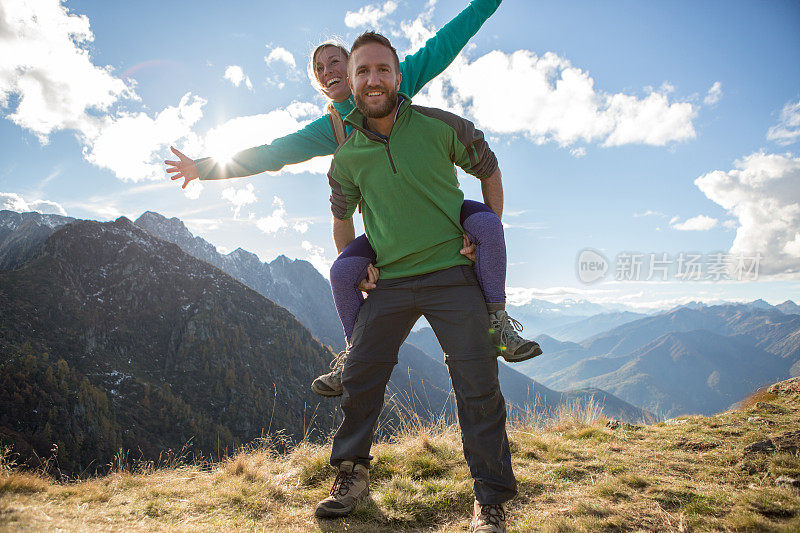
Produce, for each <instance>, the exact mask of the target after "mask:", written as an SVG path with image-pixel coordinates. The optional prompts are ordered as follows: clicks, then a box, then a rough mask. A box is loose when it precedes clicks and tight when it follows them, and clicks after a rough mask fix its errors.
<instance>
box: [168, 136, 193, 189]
mask: <svg viewBox="0 0 800 533" xmlns="http://www.w3.org/2000/svg"><path fill="white" fill-rule="evenodd" d="M169 149H170V150H172V153H173V154H175V155H176V156H178V159H180V161H164V164H166V165H167V172H169V173H170V174H175V173H176V172H177V174H175V175H174V176H172V181H175V180H179V179H181V178H183V180H184V181H183V185H182V186H181V189H185V188H186V186H187V185H189V182H190V181H192V180H194V179H197V178H199V177H200V173H199V172H197V165H195V164H194V160H193V159H191V158H189V157H186V156H185V155H184V154H182V153H181V152H180V151H179V150H178V149H177V148H175V147H174V146H170V147H169Z"/></svg>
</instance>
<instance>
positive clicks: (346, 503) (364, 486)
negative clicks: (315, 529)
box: [314, 461, 369, 518]
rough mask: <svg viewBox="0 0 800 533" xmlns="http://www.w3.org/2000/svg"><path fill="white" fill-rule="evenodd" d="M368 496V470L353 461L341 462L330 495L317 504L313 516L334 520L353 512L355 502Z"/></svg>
mask: <svg viewBox="0 0 800 533" xmlns="http://www.w3.org/2000/svg"><path fill="white" fill-rule="evenodd" d="M367 494H369V470H367V467H366V466H364V465H361V464H358V465H354V464H353V461H342V463H341V464H340V465H339V473H338V474H336V479H335V480H334V482H333V487H332V488H331V495H330V496H328V497H327V498H325V499H324V500H322V501H321V502H319V503H318V504H317V510H316V511H314V515H315V516H317V517H319V518H336V517H338V516H345V515H348V514H350V513H351V512H352V511H353V508H354V507H355V506H356V502H357V501H358V500H359V499H361V498H363V497H365V496H366V495H367Z"/></svg>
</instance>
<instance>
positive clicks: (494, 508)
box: [481, 504, 506, 526]
mask: <svg viewBox="0 0 800 533" xmlns="http://www.w3.org/2000/svg"><path fill="white" fill-rule="evenodd" d="M481 515H482V516H484V517H485V520H486V522H488V523H489V524H491V525H493V526H499V525H500V523H501V522H504V521H505V519H506V512H505V511H504V510H503V506H502V505H500V504H491V505H481Z"/></svg>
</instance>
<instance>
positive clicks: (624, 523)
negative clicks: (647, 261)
mask: <svg viewBox="0 0 800 533" xmlns="http://www.w3.org/2000/svg"><path fill="white" fill-rule="evenodd" d="M799 399H800V397H798V395H796V394H795V395H784V394H777V393H774V392H769V391H765V392H764V393H759V395H757V399H754V400H753V401H751V402H749V403H745V404H743V406H742V407H741V408H740V409H738V410H734V411H730V412H727V413H722V414H720V415H716V416H714V417H708V418H705V417H683V418H681V419H680V421H679V423H671V424H665V423H658V424H654V425H649V426H644V427H636V426H627V425H621V426H619V427H618V428H617V429H611V428H609V427H607V426H606V419H605V418H603V415H602V412H601V410H600V409H599V408H598V406H596V405H593V404H574V405H572V406H569V407H568V408H564V409H562V410H560V411H558V412H556V413H554V414H552V415H551V416H550V417H546V416H544V415H542V414H541V413H534V412H529V413H527V414H526V415H525V416H520V413H516V416H514V417H513V418H514V420H513V422H512V423H511V425H510V427H509V437H510V442H511V449H512V460H513V464H514V469H515V473H516V476H517V478H518V483H519V495H518V497H517V498H516V499H514V500H513V501H512V502H511V503H510V518H511V522H510V528H509V531H516V532H522V531H548V532H556V531H565V532H566V531H570V532H571V531H603V530H611V531H692V530H695V531H707V530H720V531H726V530H728V531H798V530H800V491H798V489H793V488H789V487H778V486H776V485H775V483H774V480H775V479H776V478H777V477H778V476H781V475H784V476H790V477H792V476H793V477H796V478H797V477H800V457H798V456H797V454H790V453H781V452H778V453H774V454H770V455H756V456H749V455H745V454H744V453H743V448H744V446H745V445H747V444H749V443H751V442H754V441H755V440H758V439H759V438H764V437H767V436H775V435H780V434H781V433H783V432H786V431H791V430H794V429H796V428H797V427H798V422H800V420H799V419H800V401H798V400H799ZM758 402H769V403H771V404H773V405H775V406H778V407H780V409H775V410H772V411H774V412H770V413H766V412H765V410H764V409H762V410H761V411H758V412H757V413H756V414H757V416H758V417H759V419H768V420H769V424H768V425H759V424H754V423H753V422H752V420H753V416H754V409H755V406H756V404H757V403H758ZM748 420H750V421H748ZM401 429H402V430H401V432H400V433H399V434H398V435H397V436H395V437H393V438H392V439H390V440H388V441H385V442H380V443H378V444H376V445H375V446H374V448H373V455H374V456H375V460H374V462H373V467H372V470H371V478H372V483H371V493H370V497H369V498H368V499H367V500H365V501H364V502H362V503H360V504H359V506H358V507H357V508H356V510H355V512H354V513H353V514H352V515H351V516H350V517H348V518H345V519H340V520H334V521H328V520H316V519H314V518H313V508H314V505H315V504H316V502H317V501H318V500H320V499H322V498H323V497H324V496H325V495H326V494H327V491H328V489H329V487H330V484H331V483H332V480H333V471H332V469H331V468H330V467H329V466H328V453H329V448H328V446H321V445H315V444H313V443H310V442H303V443H301V444H300V445H298V446H296V447H295V448H293V449H292V450H291V451H290V452H288V453H285V454H279V453H277V452H276V451H275V450H276V449H277V446H275V445H274V443H273V442H270V441H259V442H257V443H255V444H254V445H252V446H250V447H248V448H246V449H243V450H241V451H240V452H239V453H237V454H235V455H233V456H231V457H229V458H228V459H226V460H225V461H223V462H220V463H216V464H212V465H203V464H188V465H187V464H171V465H167V466H165V467H160V468H158V467H156V466H155V465H140V466H139V467H138V468H136V469H133V470H131V469H130V468H128V469H126V468H125V467H124V465H125V464H126V462H125V461H123V460H120V461H119V464H120V468H118V469H117V471H116V472H115V473H113V474H111V475H108V476H105V477H100V478H93V479H90V480H86V481H80V482H72V483H55V482H52V481H51V480H48V479H46V478H45V477H43V476H41V475H39V474H37V473H35V472H33V473H31V472H23V471H20V470H19V469H18V468H17V467H16V466H15V465H14V464H13V462H12V461H11V460H10V455H9V453H8V451H7V450H6V451H4V452H3V453H0V529H2V530H17V529H20V530H23V529H24V530H35V531H39V530H44V531H56V530H69V531H90V530H91V531H126V532H127V531H152V530H158V531H209V530H220V531H223V530H224V531H289V532H292V531H342V530H346V531H354V532H368V531H369V532H372V531H440V532H445V531H447V532H449V531H467V530H468V524H469V517H468V514H469V512H470V509H471V502H472V480H471V479H470V475H469V471H468V469H467V467H466V464H465V463H464V460H463V456H462V452H461V443H460V438H459V435H458V430H457V428H456V427H454V426H452V425H448V424H446V423H444V422H439V423H435V424H432V425H429V424H425V423H424V422H423V421H422V420H421V419H419V418H414V417H409V418H407V419H405V421H404V422H403V425H402V428H401Z"/></svg>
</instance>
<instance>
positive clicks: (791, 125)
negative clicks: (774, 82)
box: [767, 100, 800, 146]
mask: <svg viewBox="0 0 800 533" xmlns="http://www.w3.org/2000/svg"><path fill="white" fill-rule="evenodd" d="M798 137H800V100H798V101H797V102H794V103H793V102H789V103H787V104H786V105H785V106H783V109H782V110H781V119H780V122H778V124H777V125H775V126H772V127H771V128H770V129H769V131H768V132H767V140H769V141H775V142H776V143H778V144H780V145H783V146H786V145H789V144H792V143H793V142H795V141H797V138H798Z"/></svg>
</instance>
